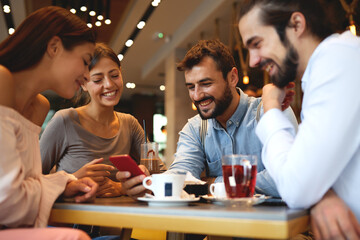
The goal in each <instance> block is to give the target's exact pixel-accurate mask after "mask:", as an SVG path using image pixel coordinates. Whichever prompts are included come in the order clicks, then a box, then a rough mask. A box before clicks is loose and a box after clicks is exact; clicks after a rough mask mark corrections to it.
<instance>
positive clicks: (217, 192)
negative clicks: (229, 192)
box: [209, 182, 226, 198]
mask: <svg viewBox="0 0 360 240" xmlns="http://www.w3.org/2000/svg"><path fill="white" fill-rule="evenodd" d="M209 189H210V193H211V195H213V196H214V197H216V198H226V191H225V184H224V183H223V182H218V183H212V184H211V185H210V187H209Z"/></svg>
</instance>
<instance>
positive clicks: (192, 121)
mask: <svg viewBox="0 0 360 240" xmlns="http://www.w3.org/2000/svg"><path fill="white" fill-rule="evenodd" d="M201 123H202V118H201V117H200V115H199V114H196V115H195V116H194V117H192V118H189V119H188V121H187V123H186V124H185V125H184V127H183V129H182V130H181V132H182V133H187V134H190V133H194V134H200V128H201Z"/></svg>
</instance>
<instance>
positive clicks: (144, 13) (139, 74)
mask: <svg viewBox="0 0 360 240" xmlns="http://www.w3.org/2000/svg"><path fill="white" fill-rule="evenodd" d="M239 1H240V0H181V1H180V0H87V1H84V0H57V1H56V0H1V11H0V15H1V16H0V41H2V40H3V39H5V38H6V37H7V36H8V35H9V34H11V33H12V32H13V31H14V30H16V27H17V26H18V25H19V24H20V23H21V21H22V20H23V19H24V18H25V17H26V16H27V15H29V14H30V13H31V12H33V11H35V10H37V9H39V8H41V7H44V6H48V5H57V6H61V7H64V8H67V9H69V11H72V12H73V13H74V14H77V15H78V16H80V17H81V18H82V19H83V20H84V21H85V22H87V23H88V26H89V27H92V28H94V29H95V30H96V32H97V34H98V41H99V42H104V43H106V44H108V45H109V46H110V47H111V48H113V49H114V51H115V52H116V53H118V54H119V55H118V57H119V59H120V60H121V64H122V73H123V79H124V91H123V96H122V98H121V100H120V103H119V104H118V105H117V106H116V110H118V111H121V112H125V113H130V114H132V115H133V116H135V117H136V118H137V119H138V120H139V122H140V123H141V124H142V121H143V120H145V121H146V128H147V132H148V133H149V138H150V140H152V141H157V142H159V143H160V148H162V149H163V153H164V155H163V159H164V160H165V161H166V162H167V163H171V162H172V160H173V154H174V152H175V150H176V142H177V140H178V132H179V131H180V130H181V129H182V127H183V126H184V124H185V123H186V121H187V119H188V118H190V117H192V116H194V115H196V114H197V111H196V110H194V109H193V108H192V103H191V101H190V98H189V96H188V92H187V89H186V88H185V84H184V83H185V80H184V76H183V73H180V72H177V70H176V63H177V62H179V61H180V60H181V59H182V58H183V57H184V55H185V53H186V51H187V50H188V49H189V48H191V46H193V45H194V44H195V43H196V42H197V41H198V40H200V39H212V38H218V39H219V40H220V41H222V42H223V43H225V44H226V45H228V46H229V48H230V49H231V51H232V52H233V56H234V58H235V60H236V63H237V66H238V69H239V79H240V81H239V84H238V86H239V87H240V88H241V89H243V90H249V94H253V95H255V96H261V88H262V86H263V85H264V84H265V83H267V82H269V78H268V76H267V74H266V73H263V72H262V71H259V70H256V69H250V68H249V67H248V64H247V62H248V55H247V51H246V50H245V49H243V47H242V43H241V39H240V36H239V34H238V30H237V24H236V12H237V10H236V9H237V5H238V3H239ZM323 1H324V2H325V3H326V6H327V12H329V14H330V15H331V19H332V23H331V24H334V26H336V28H337V29H338V30H339V31H344V30H346V29H348V28H349V26H350V25H351V24H350V22H351V23H353V24H354V26H355V27H357V28H356V31H357V33H358V34H359V25H358V24H359V23H360V13H359V11H360V5H359V2H358V0H323ZM296 91H297V95H296V99H295V102H294V104H293V105H292V107H293V109H294V111H295V113H296V115H297V117H299V113H300V108H301V97H302V95H301V90H300V89H299V88H298V89H296ZM44 95H45V96H46V97H47V98H48V99H49V100H50V103H51V112H50V114H49V117H48V119H47V120H49V119H50V118H51V116H52V115H53V113H54V112H56V111H57V110H59V109H62V108H67V107H72V106H74V104H73V102H72V101H69V100H65V99H62V98H60V97H59V96H57V95H56V94H55V93H53V92H50V91H49V92H44ZM44 126H45V125H44ZM165 148H166V151H164V150H165Z"/></svg>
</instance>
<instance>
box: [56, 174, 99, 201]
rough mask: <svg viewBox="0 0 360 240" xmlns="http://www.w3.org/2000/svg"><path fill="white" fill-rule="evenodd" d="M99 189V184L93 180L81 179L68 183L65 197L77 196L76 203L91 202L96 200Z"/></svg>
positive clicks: (64, 193)
mask: <svg viewBox="0 0 360 240" xmlns="http://www.w3.org/2000/svg"><path fill="white" fill-rule="evenodd" d="M98 187H99V186H98V184H97V183H96V182H94V181H93V180H92V179H91V178H88V177H86V178H81V179H79V180H74V181H71V182H68V184H67V185H66V187H65V190H64V192H63V196H64V197H74V196H75V195H76V196H75V202H85V201H90V200H93V199H94V198H95V194H96V191H97V189H98Z"/></svg>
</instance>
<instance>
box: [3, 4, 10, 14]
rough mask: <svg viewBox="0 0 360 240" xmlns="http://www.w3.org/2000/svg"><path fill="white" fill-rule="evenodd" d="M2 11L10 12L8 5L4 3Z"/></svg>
mask: <svg viewBox="0 0 360 240" xmlns="http://www.w3.org/2000/svg"><path fill="white" fill-rule="evenodd" d="M3 11H4V13H10V12H11V10H10V6H9V5H4V6H3Z"/></svg>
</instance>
